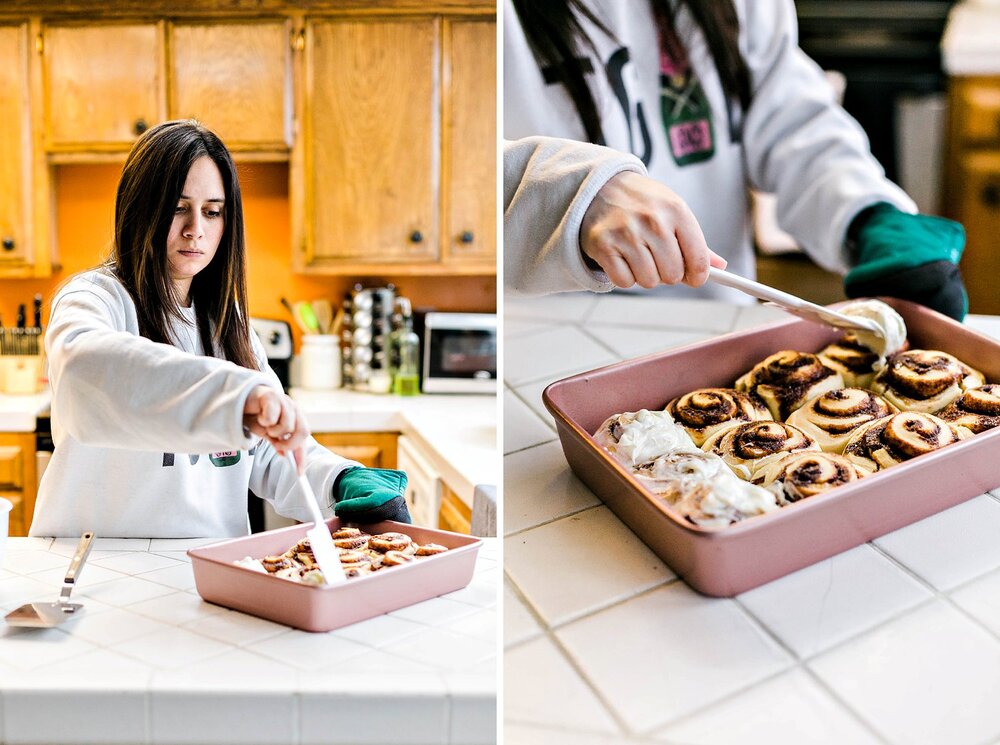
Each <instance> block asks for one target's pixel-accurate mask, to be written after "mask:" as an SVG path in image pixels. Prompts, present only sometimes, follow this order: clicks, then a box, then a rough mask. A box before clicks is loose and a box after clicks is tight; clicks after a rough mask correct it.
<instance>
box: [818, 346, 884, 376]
mask: <svg viewBox="0 0 1000 745" xmlns="http://www.w3.org/2000/svg"><path fill="white" fill-rule="evenodd" d="M816 356H817V357H819V358H820V360H822V362H823V364H824V365H826V366H827V367H829V368H830V369H831V370H836V371H837V372H839V373H840V376H841V377H842V378H843V379H844V385H846V386H847V387H848V388H867V387H869V386H870V385H871V383H872V380H873V379H874V377H875V364H876V363H877V362H878V361H879V359H880V358H879V356H878V355H877V354H876V353H875V352H873V351H872V350H871V349H869V348H868V347H866V346H865V345H864V344H862V343H861V342H859V341H858V340H857V337H855V336H854V335H853V334H848V335H847V336H845V337H844V338H843V339H841V340H840V341H835V342H834V343H833V344H830V345H828V346H826V347H824V348H823V349H821V350H820V351H819V352H817V353H816Z"/></svg>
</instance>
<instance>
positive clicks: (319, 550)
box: [286, 450, 347, 585]
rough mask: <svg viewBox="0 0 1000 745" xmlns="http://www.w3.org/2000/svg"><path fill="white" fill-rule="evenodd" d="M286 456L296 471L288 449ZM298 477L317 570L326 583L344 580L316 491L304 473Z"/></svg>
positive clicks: (336, 582) (296, 468)
mask: <svg viewBox="0 0 1000 745" xmlns="http://www.w3.org/2000/svg"><path fill="white" fill-rule="evenodd" d="M286 457H287V458H288V461H289V462H290V463H291V464H292V468H293V469H295V470H296V472H297V471H298V465H297V464H296V463H295V456H294V455H293V454H292V452H291V451H290V450H289V451H288V455H287V456H286ZM298 478H299V487H300V488H301V489H302V491H303V492H305V495H306V506H307V507H308V508H309V514H310V515H312V519H313V526H312V527H311V528H309V530H307V531H306V538H308V539H309V546H310V548H312V552H313V556H315V557H316V563H317V564H319V570H320V571H321V572H322V573H323V579H325V580H326V584H328V585H335V584H340V583H341V582H346V581H347V575H346V574H344V567H343V566H341V563H340V552H339V551H338V550H337V547H336V545H334V543H333V536H331V535H330V530H329V529H328V528H327V526H326V521H325V520H324V519H323V514H322V513H321V512H320V511H319V500H318V499H316V492H314V491H313V488H312V486H310V484H309V481H308V480H307V479H306V475H305V474H304V473H300V474H299V476H298Z"/></svg>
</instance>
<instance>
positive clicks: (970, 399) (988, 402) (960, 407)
mask: <svg viewBox="0 0 1000 745" xmlns="http://www.w3.org/2000/svg"><path fill="white" fill-rule="evenodd" d="M938 416H939V417H941V418H942V419H944V420H945V421H946V422H950V423H951V424H953V425H955V426H959V427H966V428H968V429H970V430H972V432H973V433H974V434H979V433H980V432H985V431H986V430H988V429H992V428H993V427H997V426H1000V385H997V384H996V383H987V384H986V385H983V386H980V387H979V388H973V389H972V390H969V391H966V392H965V393H963V394H962V395H961V396H959V397H958V398H957V399H956V400H955V401H954V402H952V403H951V404H949V405H948V406H946V407H945V408H944V409H942V410H941V413H940V414H938Z"/></svg>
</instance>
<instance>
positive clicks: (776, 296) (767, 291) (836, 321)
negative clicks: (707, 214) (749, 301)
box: [708, 267, 885, 337]
mask: <svg viewBox="0 0 1000 745" xmlns="http://www.w3.org/2000/svg"><path fill="white" fill-rule="evenodd" d="M708 280H709V282H715V283H716V284H718V285H724V286H725V287H732V288H733V289H734V290H739V291H740V292H745V293H746V294H747V295H750V296H751V297H755V298H759V299H760V300H764V301H766V302H767V304H768V305H773V306H776V307H778V308H781V309H782V310H783V311H785V312H786V313H791V314H792V315H793V316H798V317H799V318H804V319H805V320H807V321H812V322H813V323H820V324H824V325H826V326H835V327H837V328H842V329H850V330H858V331H870V332H872V333H873V334H876V335H878V336H879V337H884V335H885V332H884V331H883V330H882V327H881V326H879V325H878V324H877V323H875V321H872V320H870V319H868V318H859V317H857V316H847V315H844V314H843V313H838V312H837V311H835V310H830V309H829V308H824V307H823V306H822V305H816V304H815V303H810V302H809V301H808V300H803V299H802V298H800V297H796V296H795V295H791V294H789V293H787V292H782V291H781V290H776V289H775V288H773V287H768V286H767V285H762V284H761V283H760V282H754V281H753V280H750V279H746V278H745V277H741V276H739V275H738V274H730V273H729V272H726V271H723V270H722V269H716V268H715V267H710V268H709V270H708Z"/></svg>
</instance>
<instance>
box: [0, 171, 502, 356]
mask: <svg viewBox="0 0 1000 745" xmlns="http://www.w3.org/2000/svg"><path fill="white" fill-rule="evenodd" d="M239 172H240V186H241V188H242V190H243V212H244V220H245V223H246V235H247V249H248V254H249V279H248V282H249V288H250V297H249V304H250V313H251V315H255V316H262V317H265V318H278V319H281V320H285V321H290V320H291V319H290V318H289V317H288V313H287V312H286V311H285V309H284V307H283V306H282V305H281V300H280V298H282V297H286V298H288V299H289V300H290V301H292V302H294V301H296V300H313V299H316V298H321V297H325V298H328V299H330V300H331V301H332V302H333V303H334V307H337V305H339V303H340V302H341V301H342V299H343V298H344V295H345V293H346V292H347V291H348V290H349V289H350V288H351V287H352V286H353V284H354V282H355V281H357V280H358V279H362V278H356V277H317V276H313V275H309V276H306V275H301V274H295V273H293V272H292V269H291V255H292V253H291V237H290V228H289V202H288V166H287V165H286V164H283V163H254V164H241V165H240V166H239ZM120 173H121V165H120V164H108V165H92V164H88V165H64V166H59V167H57V168H56V169H55V179H54V181H55V206H56V236H57V238H56V240H57V244H58V256H59V262H60V264H61V268H60V269H58V270H56V271H54V272H53V275H52V277H49V278H46V279H7V280H3V279H0V316H2V318H3V324H4V325H10V326H13V325H14V321H15V318H16V314H17V306H18V304H20V303H24V304H25V306H26V307H27V310H28V323H29V324H31V323H32V320H31V300H32V297H33V296H34V294H35V293H41V294H42V297H43V298H44V305H43V316H42V318H43V323H44V322H45V321H46V319H47V318H48V304H49V300H50V299H51V297H52V295H53V292H54V291H55V290H56V288H57V287H58V286H59V285H60V284H61V283H62V282H63V281H65V280H66V279H67V278H69V277H71V276H73V275H74V274H76V273H77V272H79V271H82V270H84V269H87V268H89V267H92V266H94V265H95V264H97V263H99V262H100V261H101V260H102V259H103V258H104V257H106V256H107V254H108V248H109V246H110V242H111V235H112V232H113V228H114V195H115V190H116V188H117V185H118V177H119V175H120ZM364 281H365V282H366V283H368V284H372V285H374V284H381V283H384V282H392V283H393V284H395V285H396V288H397V291H398V292H399V293H400V294H402V295H405V296H407V297H409V298H410V299H411V300H412V302H413V307H414V308H418V309H431V308H433V309H437V310H445V311H472V312H488V313H492V312H494V311H495V310H496V281H495V279H494V278H493V277H395V278H394V277H392V276H386V277H380V278H364ZM295 336H296V346H298V341H299V339H298V332H297V330H295Z"/></svg>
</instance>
